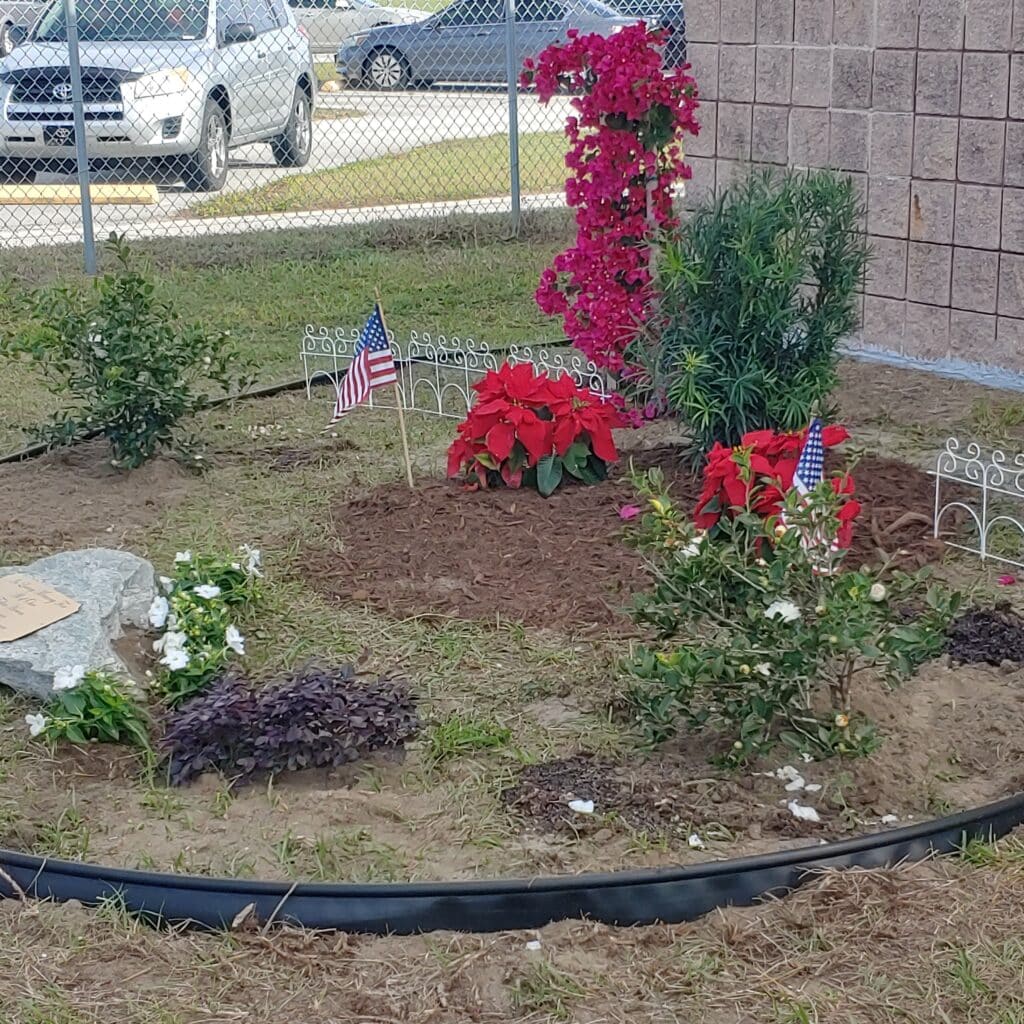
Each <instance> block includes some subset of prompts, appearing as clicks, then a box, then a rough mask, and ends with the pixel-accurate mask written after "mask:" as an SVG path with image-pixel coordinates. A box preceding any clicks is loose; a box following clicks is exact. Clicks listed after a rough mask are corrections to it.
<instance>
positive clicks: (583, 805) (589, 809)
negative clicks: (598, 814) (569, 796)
mask: <svg viewBox="0 0 1024 1024" xmlns="http://www.w3.org/2000/svg"><path fill="white" fill-rule="evenodd" d="M569 810H570V811H575V812H576V813H577V814H593V813H594V801H593V800H570V801H569Z"/></svg>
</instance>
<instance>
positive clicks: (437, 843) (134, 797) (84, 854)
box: [0, 660, 1024, 881]
mask: <svg viewBox="0 0 1024 1024" xmlns="http://www.w3.org/2000/svg"><path fill="white" fill-rule="evenodd" d="M543 703H544V714H545V716H546V717H547V719H548V720H549V721H551V720H552V716H554V714H555V712H556V711H557V710H559V709H561V710H562V711H564V714H563V715H562V716H561V718H560V721H561V723H562V724H563V725H569V726H570V728H571V725H572V724H573V723H574V722H576V721H577V716H578V715H579V714H580V709H579V707H578V704H577V698H576V697H575V696H570V697H568V698H566V699H565V700H564V701H562V700H560V699H558V698H546V699H545V701H544V702H543ZM858 706H859V707H860V708H862V709H863V711H864V712H865V713H866V714H867V715H868V716H869V717H870V718H871V719H872V720H873V721H875V722H876V723H877V724H878V727H879V732H880V733H881V735H882V736H883V737H884V742H883V743H882V746H881V747H880V749H879V750H877V751H876V752H875V753H874V754H872V755H871V756H870V757H866V758H861V759H852V760H842V759H838V758H834V759H831V760H828V761H823V762H811V763H804V762H803V761H801V760H799V759H798V758H796V755H792V754H789V753H787V751H786V749H785V748H782V747H780V748H779V749H778V750H777V751H776V752H775V755H774V757H772V758H771V759H768V760H765V761H763V762H762V763H760V764H757V765H754V766H753V767H752V768H751V769H750V770H749V771H747V772H740V773H731V774H730V773H724V772H722V771H720V770H717V769H716V768H713V767H712V766H711V764H710V762H709V756H710V755H712V754H714V753H715V752H716V751H715V746H714V742H713V741H712V740H711V739H709V738H708V737H704V736H683V737H681V738H680V739H679V740H678V741H677V742H675V743H673V744H668V745H666V746H664V747H662V748H660V749H659V750H658V751H656V752H654V753H651V754H649V755H647V756H643V755H641V754H639V753H638V752H637V751H636V750H635V748H633V747H629V748H628V749H624V750H623V753H622V754H620V755H611V756H609V754H601V753H596V752H594V751H593V750H592V749H590V748H589V745H588V740H587V730H588V729H592V728H593V719H592V718H591V719H590V722H589V724H588V723H586V722H584V723H581V728H580V730H579V731H577V733H576V736H575V739H573V738H572V733H571V732H570V734H569V737H568V739H567V740H566V742H564V743H563V744H562V748H561V749H562V750H564V753H557V754H555V755H554V756H551V757H546V758H541V759H540V760H538V761H536V762H535V763H531V764H528V765H527V766H525V767H523V766H522V764H521V762H520V763H517V761H516V759H515V758H514V757H513V756H512V751H508V752H504V753H502V752H500V751H499V752H496V753H491V754H481V755H479V756H477V757H472V756H471V757H468V758H465V759H463V760H461V761H456V762H454V763H453V764H451V765H450V766H447V767H445V768H444V769H443V770H436V769H433V768H431V767H430V766H429V764H427V763H425V760H424V753H423V750H422V749H421V747H420V746H419V745H417V744H413V745H412V747H411V748H410V750H409V753H408V757H407V759H406V761H405V763H404V764H396V763H394V762H386V761H380V762H376V763H373V764H365V765H360V766H358V767H357V768H347V769H345V770H343V771H338V772H316V773H313V772H310V773H296V774H294V775H290V776H282V777H280V778H279V779H277V780H276V781H275V782H274V783H273V784H272V785H267V786H250V787H246V788H244V789H241V790H238V791H235V792H234V793H232V792H230V789H229V786H228V784H227V783H226V782H224V781H222V780H219V779H218V778H216V777H214V776H205V777H203V778H202V779H201V780H199V781H198V782H197V783H195V784H193V785H191V786H188V787H185V788H182V789H175V790H167V789H165V788H164V787H163V784H162V783H161V781H160V779H159V777H157V778H156V779H154V780H152V781H151V782H150V783H148V784H147V783H145V782H144V781H142V782H140V781H133V779H135V778H138V776H139V773H140V769H141V767H142V766H141V763H140V762H139V761H138V759H137V758H136V757H135V756H134V755H132V754H131V753H130V752H127V751H119V750H118V749H117V748H112V747H106V746H104V747H99V748H88V749H86V750H84V751H82V750H76V749H74V748H68V749H64V748H61V750H60V751H59V752H58V753H57V754H56V755H55V756H54V757H53V758H52V759H40V758H35V759H28V758H26V759H25V760H24V761H23V763H22V764H21V765H19V767H18V770H17V771H12V772H9V773H8V774H7V776H6V777H5V778H3V779H0V810H2V808H3V807H4V806H5V805H6V806H9V807H11V808H15V807H16V808H17V810H18V814H17V816H16V817H12V819H11V820H10V822H9V824H8V825H7V826H6V827H4V824H3V822H4V818H3V815H2V814H0V845H8V846H12V847H15V848H20V849H28V850H35V851H36V852H40V853H44V852H48V853H51V854H53V855H55V856H65V857H67V856H71V857H81V858H82V859H87V860H93V861H101V862H108V863H114V864H123V865H127V866H142V867H157V868H161V869H173V870H181V871H189V872H192V873H210V874H240V875H243V876H250V877H268V878H272V877H276V878H304V879H314V880H337V879H348V880H377V881H389V880H399V879H452V878H480V877H500V876H505V877H516V876H532V875H537V874H549V873H559V872H577V871H602V870H615V869H624V868H636V867H643V866H649V867H658V866H667V865H676V864H690V863H697V862H699V861H702V860H707V859H716V860H717V859H722V858H729V857H736V856H745V855H752V854H758V853H766V852H770V851H773V850H777V849H780V848H789V847H795V846H802V845H814V844H817V843H819V842H821V841H822V840H826V839H840V838H847V837H850V836H852V835H855V834H862V833H866V832H871V831H876V830H880V829H884V828H888V827H898V826H901V825H906V824H910V823H913V822H916V821H920V820H922V819H925V818H928V817H935V816H939V815H942V814H946V813H952V812H953V811H955V810H959V809H963V808H967V807H973V806H978V805H981V804H984V803H986V802H990V801H995V800H998V799H1000V798H1002V797H1004V796H1006V795H1008V794H1010V793H1013V792H1018V791H1020V790H1021V789H1024V734H1022V733H1021V730H1020V729H1019V723H1020V721H1021V719H1022V717H1024V670H1021V669H1018V670H1016V671H1012V672H1011V671H1007V670H1006V669H1005V668H1003V669H1000V668H993V667H990V666H988V665H985V664H979V665H964V666H959V667H953V666H951V665H948V664H945V663H944V661H941V660H940V661H936V662H933V663H930V664H928V665H926V666H924V667H923V668H922V670H921V671H920V673H919V674H918V675H917V676H916V677H915V678H914V679H912V680H910V681H909V682H908V683H907V684H905V685H904V686H903V687H902V688H900V689H899V690H898V691H895V692H894V691H891V690H889V689H888V688H887V687H885V686H883V685H882V684H880V683H867V684H865V686H864V687H863V688H862V690H861V693H860V695H859V697H858ZM592 713H593V712H592ZM787 764H788V765H790V766H792V767H793V768H794V769H795V770H796V771H797V772H798V773H799V774H800V775H801V776H802V778H803V781H804V783H805V785H806V786H809V787H811V788H810V789H806V788H801V789H799V790H796V791H787V790H786V788H785V787H786V785H787V781H788V780H785V779H780V778H778V777H777V776H776V774H775V773H776V772H777V770H778V769H780V768H782V767H784V766H786V765H787ZM576 799H580V800H591V801H593V803H594V810H593V813H592V814H582V813H578V812H576V811H573V810H571V809H570V808H569V802H570V801H572V800H576ZM793 800H797V801H798V802H799V803H800V804H801V805H804V806H810V807H813V808H815V810H816V811H817V813H818V815H819V817H820V821H819V822H806V821H800V820H798V819H797V818H796V817H795V816H794V815H793V813H792V812H791V809H790V807H789V806H788V805H789V803H790V801H793ZM467 801H468V803H467ZM69 808H70V809H71V810H69ZM69 814H70V817H69ZM154 818H157V819H162V821H160V820H158V821H156V822H154ZM154 825H156V827H154ZM694 833H696V834H697V835H698V836H699V837H700V840H701V842H702V843H703V844H704V846H705V848H704V849H693V848H691V845H690V842H689V837H690V836H691V835H693V834H694ZM54 843H59V844H62V845H59V846H57V847H56V848H55V847H54V845H53V844H54Z"/></svg>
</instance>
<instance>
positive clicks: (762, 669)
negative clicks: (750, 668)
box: [754, 661, 772, 679]
mask: <svg viewBox="0 0 1024 1024" xmlns="http://www.w3.org/2000/svg"><path fill="white" fill-rule="evenodd" d="M754 671H755V672H756V673H757V674H758V675H761V676H764V677H765V679H767V678H768V677H769V676H770V675H771V674H772V667H771V665H769V664H768V662H767V661H759V662H758V663H757V664H756V665H755V666H754Z"/></svg>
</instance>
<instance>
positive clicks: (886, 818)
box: [881, 814, 900, 825]
mask: <svg viewBox="0 0 1024 1024" xmlns="http://www.w3.org/2000/svg"><path fill="white" fill-rule="evenodd" d="M899 820H900V819H899V818H897V817H896V815H895V814H883V815H882V817H881V822H882V824H883V825H895V824H896V822H897V821H899Z"/></svg>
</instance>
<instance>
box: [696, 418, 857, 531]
mask: <svg viewBox="0 0 1024 1024" xmlns="http://www.w3.org/2000/svg"><path fill="white" fill-rule="evenodd" d="M849 437H850V434H849V432H848V431H847V430H846V428H845V427H838V426H833V427H826V428H825V429H824V430H823V431H822V437H821V439H822V443H823V444H824V446H825V447H826V448H834V447H835V446H836V445H839V444H842V443H843V441H846V440H848V439H849ZM806 440H807V431H806V430H804V431H801V432H799V433H793V434H776V433H775V432H774V431H771V430H755V431H752V432H751V433H749V434H744V435H743V437H742V438H741V439H740V443H739V445H737V446H736V447H735V448H727V447H725V446H724V445H722V444H717V443H716V444H715V446H714V448H712V449H711V451H710V452H708V460H707V464H706V465H705V467H704V489H703V491H702V492H701V495H700V497H699V498H698V499H697V509H696V511H695V512H694V517H693V518H694V522H695V523H696V525H697V526H698V527H700V528H701V529H704V530H707V529H710V528H711V527H713V526H714V525H715V524H716V523H717V522H718V520H719V519H720V518H721V517H722V515H724V514H732V512H733V510H734V509H746V508H748V507H749V508H751V509H752V510H753V511H754V512H758V513H760V514H761V515H762V516H764V517H765V518H766V519H767V518H769V517H771V516H777V515H778V514H779V512H781V511H782V503H783V501H784V500H785V496H786V494H787V493H788V492H789V491H790V490H791V489H792V487H793V477H794V475H795V474H796V467H797V464H798V463H799V461H800V452H801V451H802V450H803V446H804V442H805V441H806ZM747 466H749V467H750V469H749V472H747V469H746V467H747ZM832 488H833V490H834V491H835V493H836V494H842V495H852V494H853V489H854V488H853V477H852V476H850V474H849V473H846V474H844V475H842V476H838V477H833V478H832ZM860 509H861V505H860V502H859V501H857V500H856V499H854V498H852V497H849V498H848V499H847V500H846V501H845V502H843V504H842V506H841V508H840V509H839V524H840V525H839V533H838V535H837V537H836V542H837V544H838V546H839V547H840V548H844V549H845V548H848V547H849V546H850V541H851V539H852V537H853V521H854V519H856V517H857V515H858V514H859V513H860Z"/></svg>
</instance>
